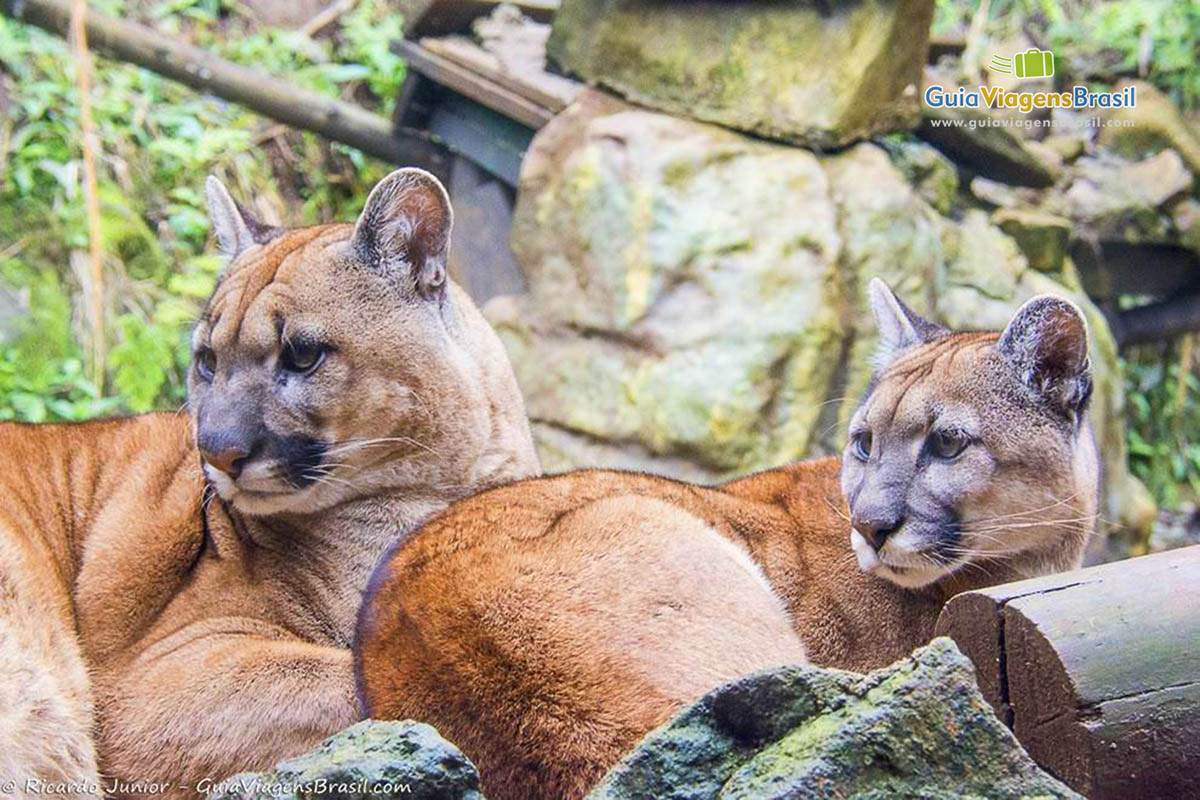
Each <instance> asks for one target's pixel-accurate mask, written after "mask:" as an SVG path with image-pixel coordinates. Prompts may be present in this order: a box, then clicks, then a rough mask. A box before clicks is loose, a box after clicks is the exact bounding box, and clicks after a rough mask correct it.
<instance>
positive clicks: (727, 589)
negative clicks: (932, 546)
mask: <svg viewBox="0 0 1200 800" xmlns="http://www.w3.org/2000/svg"><path fill="white" fill-rule="evenodd" d="M931 328H932V326H931ZM907 330H909V331H910V332H911V328H909V329H907ZM1078 330H1080V331H1082V330H1083V329H1082V328H1079V329H1078ZM901 333H903V331H901ZM897 342H899V343H900V344H901V345H903V347H899V348H895V349H897V352H894V353H892V354H891V356H892V363H891V366H890V368H889V369H888V370H887V371H885V372H884V373H883V374H882V375H881V377H880V379H879V381H878V383H877V385H876V386H875V388H874V389H873V391H872V392H870V394H869V396H868V397H867V398H866V399H865V401H864V403H863V405H862V407H860V409H859V411H858V412H857V414H856V415H855V422H854V425H864V424H868V423H872V424H874V426H875V429H876V431H877V433H876V435H877V437H880V440H881V441H882V440H883V439H884V438H886V437H889V436H892V435H893V434H894V435H895V436H896V437H899V439H901V440H902V441H900V444H899V445H897V447H896V448H894V449H895V451H896V452H898V453H900V454H901V456H902V457H906V456H904V453H905V452H908V450H907V448H908V445H907V444H906V441H907V440H906V439H904V437H907V436H909V433H910V432H913V433H914V435H917V434H919V435H923V434H921V431H922V430H924V431H928V429H929V424H930V422H929V421H930V419H931V416H932V415H934V414H941V413H947V414H950V413H956V414H960V415H968V416H971V417H972V419H971V420H967V421H968V422H972V421H973V423H977V424H978V425H980V426H982V429H981V430H980V431H978V435H979V436H980V437H982V438H983V440H984V441H986V443H987V448H986V449H987V451H988V452H987V453H986V454H982V453H980V454H974V453H972V454H964V456H963V459H962V460H961V462H960V466H961V470H959V471H958V472H956V473H955V474H954V475H953V476H952V477H953V480H950V481H946V483H947V485H949V484H954V486H955V487H956V488H955V489H954V491H955V492H958V494H955V495H954V496H953V497H950V498H948V499H947V502H953V504H954V505H955V508H956V510H957V512H958V513H959V514H960V515H961V520H962V531H963V532H964V534H963V535H964V538H963V540H962V542H963V545H962V546H963V547H964V548H965V547H967V546H968V545H969V546H970V549H971V552H970V554H969V556H965V557H964V558H963V559H962V561H961V563H953V564H944V565H941V567H942V568H941V572H940V574H939V575H938V576H937V578H936V579H935V580H930V581H928V582H927V583H925V584H924V585H921V586H919V587H916V588H903V587H902V586H900V585H898V583H897V580H898V579H901V580H902V578H901V576H903V575H906V574H907V573H906V572H905V571H904V570H905V568H904V567H903V566H900V565H899V564H900V562H905V563H907V562H906V561H905V559H908V558H911V556H907V555H905V554H903V553H891V552H889V551H888V549H887V548H886V547H885V548H884V549H883V550H882V551H881V553H880V558H883V559H890V560H892V563H896V564H897V566H896V570H895V572H892V573H888V571H887V568H885V567H880V568H879V569H878V570H877V574H869V573H867V572H864V571H863V570H862V569H860V567H859V564H858V563H857V559H856V556H855V553H854V552H853V551H852V549H851V546H850V541H849V535H850V532H851V524H850V513H851V509H850V508H849V507H848V506H847V503H846V501H845V500H843V487H842V485H841V484H842V481H843V480H845V481H846V482H847V486H846V490H847V495H848V496H854V495H855V494H857V493H859V491H860V486H859V482H858V478H857V477H855V475H856V472H855V471H854V470H847V471H843V470H842V469H841V468H840V467H841V463H840V461H839V460H838V459H835V458H825V459H820V460H815V461H809V462H804V463H799V464H795V465H791V466H786V467H782V468H779V469H774V470H768V471H766V472H762V473H759V474H757V475H753V476H750V477H748V478H745V479H742V480H738V481H734V482H732V483H729V484H725V485H723V486H719V487H711V488H709V487H701V486H696V485H690V484H686V483H680V482H676V481H672V480H668V479H665V478H660V477H654V476H650V475H641V474H632V473H619V472H608V471H582V472H575V473H569V474H566V475H561V476H556V477H545V478H540V479H535V480H529V481H522V482H520V483H516V484H513V485H510V486H506V487H503V488H499V489H495V490H492V491H488V492H485V493H483V494H480V495H477V496H475V497H472V498H469V499H467V500H464V501H460V502H458V503H456V504H454V505H453V506H451V507H450V508H449V509H448V510H447V511H445V512H443V513H442V514H440V515H438V516H437V517H435V518H433V519H432V520H431V521H430V522H429V523H427V524H426V525H425V526H423V528H422V529H421V530H420V531H419V532H418V533H417V534H415V535H414V536H413V537H412V538H410V539H409V540H408V541H407V542H405V543H404V544H403V545H401V546H400V547H399V548H398V549H397V550H396V552H394V553H393V554H392V555H391V556H390V558H389V559H388V560H386V561H385V562H384V563H383V564H382V565H381V567H380V569H379V571H378V572H377V573H376V575H375V576H374V577H373V578H372V582H371V588H370V589H369V590H368V596H367V600H366V602H365V603H364V606H363V609H362V614H361V617H360V620H359V628H358V633H357V639H356V644H355V648H354V652H355V662H356V675H357V679H358V688H359V692H360V693H361V695H362V698H363V702H364V704H365V705H366V708H367V710H368V712H369V714H370V715H371V716H372V717H377V718H397V719H404V718H414V719H419V720H424V721H427V722H429V723H431V724H433V725H435V726H436V727H437V728H438V729H439V731H441V733H442V734H443V735H444V736H446V737H447V738H449V739H450V740H451V741H454V742H455V743H457V744H458V745H459V746H460V747H461V748H463V750H464V752H465V753H466V754H467V755H468V756H469V757H470V758H471V759H472V760H473V761H474V762H475V764H476V765H477V766H478V767H479V769H480V772H481V774H482V777H483V783H484V792H485V794H486V795H487V796H488V797H489V798H494V800H517V799H519V798H529V799H530V800H533V799H534V798H579V797H582V796H583V794H584V793H585V792H586V791H587V790H588V788H590V787H591V786H592V785H593V784H594V783H595V782H596V781H597V780H598V779H599V778H600V777H601V775H602V774H603V772H604V771H605V770H606V769H608V768H609V767H611V766H612V765H613V764H614V763H615V762H616V761H617V760H618V759H619V758H620V757H621V756H622V754H624V753H625V752H626V751H627V750H628V749H629V748H630V747H632V746H633V745H634V744H635V743H636V742H637V741H638V739H640V738H641V737H642V736H643V735H645V733H647V732H648V731H649V730H651V729H652V728H654V727H655V726H657V725H659V724H660V723H662V722H664V721H665V720H666V719H667V718H668V717H669V716H670V715H671V714H672V713H674V712H675V711H677V710H678V709H679V708H680V707H681V706H683V705H684V704H686V703H687V702H689V701H691V700H694V699H695V698H696V697H697V696H699V695H700V694H702V693H703V692H704V691H706V690H708V689H710V688H712V687H714V686H716V685H718V684H720V683H722V682H724V681H727V680H729V679H732V678H735V677H737V676H739V675H743V674H745V673H747V672H750V671H753V670H756V669H760V668H765V667H771V666H776V665H779V664H786V663H802V662H803V661H804V658H805V654H806V653H807V657H808V659H810V660H811V661H812V662H813V663H816V664H819V665H827V666H834V667H841V668H846V669H853V670H868V669H872V668H875V667H879V666H882V665H885V664H887V663H889V662H891V661H893V660H895V659H897V658H899V657H901V656H904V655H906V654H908V653H909V652H910V651H911V650H912V649H913V648H914V647H916V646H918V645H920V644H922V643H925V642H927V641H928V640H929V638H930V637H931V636H932V632H933V627H934V623H935V621H936V619H937V615H938V613H939V611H940V609H941V607H942V604H943V603H944V601H945V600H946V599H947V598H948V597H949V596H951V595H953V594H955V593H957V592H959V591H962V590H966V589H970V588H974V587H978V586H983V585H989V584H992V583H999V582H1003V581H1006V580H1011V579H1016V578H1022V577H1026V576H1031V575H1036V574H1042V573H1046V572H1050V571H1054V570H1061V569H1066V568H1070V567H1073V566H1076V565H1078V563H1079V560H1080V558H1081V554H1082V551H1083V547H1084V543H1085V541H1086V539H1087V536H1088V532H1089V531H1090V529H1091V525H1092V518H1093V516H1094V513H1095V503H1096V497H1095V491H1096V480H1097V468H1096V460H1095V452H1094V446H1093V445H1092V443H1091V438H1090V432H1088V431H1087V430H1086V428H1072V427H1071V422H1070V420H1069V418H1068V417H1067V416H1066V415H1062V417H1061V419H1060V418H1057V417H1053V416H1052V415H1050V414H1048V413H1045V412H1044V411H1037V412H1036V413H1035V410H1034V409H1033V407H1032V406H1030V405H1028V404H1026V405H1023V403H1026V401H1027V400H1028V399H1029V398H1027V397H1025V395H1023V394H1021V392H1023V391H1024V390H1023V389H1022V388H1021V385H1020V384H1019V383H1017V382H1016V378H1014V377H1013V376H1014V373H1011V372H1008V370H1010V367H1009V365H1008V362H1007V361H1005V360H1003V359H1001V357H1000V355H999V354H998V352H997V345H996V342H997V335H996V334H958V335H953V336H947V337H944V338H940V339H938V340H937V341H936V342H933V343H930V344H924V345H919V346H916V347H909V344H910V343H908V342H907V341H901V339H900V337H899V336H898V337H897ZM897 342H892V344H893V345H895V344H896V343H897ZM1085 344H1086V342H1085ZM901 350H903V352H900V351H901ZM1009 395H1012V396H1011V397H1010V396H1009ZM872 421H873V422H872ZM982 449H984V448H982V447H981V450H982ZM848 458H849V457H848ZM916 485H917V484H916V483H914V486H916ZM936 488H938V487H935V489H936ZM943 488H944V487H943ZM914 491H915V489H914ZM947 491H948V490H947ZM1010 523H1011V524H1010ZM1005 524H1009V527H1010V530H1008V531H1004V530H1001V528H1003V526H1004V525H1005ZM969 531H977V532H978V533H977V535H976V534H974V533H970V532H969ZM897 537H898V538H901V539H902V538H903V535H902V534H897ZM997 542H999V544H997ZM985 550H987V551H990V552H985ZM952 553H957V551H956V550H955V551H952ZM759 571H761V576H760V574H759ZM764 578H765V582H764ZM885 578H891V579H885Z"/></svg>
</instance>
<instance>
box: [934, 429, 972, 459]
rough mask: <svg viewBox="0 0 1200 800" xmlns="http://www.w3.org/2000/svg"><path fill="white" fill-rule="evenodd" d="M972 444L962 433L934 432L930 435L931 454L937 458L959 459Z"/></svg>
mask: <svg viewBox="0 0 1200 800" xmlns="http://www.w3.org/2000/svg"><path fill="white" fill-rule="evenodd" d="M970 443H971V440H970V439H968V438H967V437H966V436H965V435H964V434H963V433H962V432H960V431H934V432H933V433H931V434H929V452H930V454H931V455H933V456H934V457H935V458H943V459H946V460H949V459H952V458H957V457H958V456H959V455H960V454H961V453H962V451H963V450H966V449H967V445H969V444H970Z"/></svg>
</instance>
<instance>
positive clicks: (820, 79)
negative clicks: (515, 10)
mask: <svg viewBox="0 0 1200 800" xmlns="http://www.w3.org/2000/svg"><path fill="white" fill-rule="evenodd" d="M819 6H820V4H815V3H728V2H692V3H660V2H645V1H644V0H565V2H563V3H562V6H561V8H560V9H559V11H558V12H557V14H556V15H555V18H554V27H553V31H552V33H551V37H550V41H549V43H548V46H547V49H548V55H549V57H550V59H551V60H552V61H555V62H556V63H558V64H559V65H560V66H561V67H562V68H563V69H564V70H565V71H567V72H569V73H573V74H575V75H578V76H580V77H581V78H583V79H584V80H586V81H588V82H590V83H593V84H595V85H599V86H604V87H605V88H607V89H611V90H613V91H615V92H617V93H618V94H620V95H622V96H624V97H626V98H628V99H630V100H633V101H634V102H637V103H639V104H641V105H644V106H648V107H650V108H656V109H661V110H665V111H670V112H673V113H679V114H686V115H688V116H691V117H693V118H695V119H701V120H705V121H708V122H715V123H718V124H721V125H724V126H727V127H730V128H734V129H736V130H742V131H747V132H750V133H754V134H757V135H760V136H766V137H769V138H774V139H782V140H785V141H790V142H794V143H797V144H804V145H809V146H813V147H822V148H825V147H841V146H845V145H847V144H850V143H852V142H855V141H858V140H861V139H865V138H867V137H870V136H873V135H875V134H879V133H886V132H889V131H893V130H904V129H909V128H912V127H913V126H914V125H915V124H916V120H917V113H918V105H917V104H918V96H917V88H918V85H919V83H920V79H921V68H922V66H923V65H924V63H925V57H926V51H927V49H928V42H929V26H930V21H931V20H932V15H933V3H932V2H931V0H866V1H865V2H858V3H830V4H826V5H825V8H824V9H822V8H821V7H819Z"/></svg>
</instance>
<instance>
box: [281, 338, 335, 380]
mask: <svg viewBox="0 0 1200 800" xmlns="http://www.w3.org/2000/svg"><path fill="white" fill-rule="evenodd" d="M324 360H325V346H324V345H321V344H318V343H316V342H306V341H304V340H300V341H295V342H288V343H287V344H285V345H284V346H283V354H282V355H280V357H279V364H280V366H282V367H283V368H284V369H286V370H287V371H288V372H298V373H301V374H306V373H309V372H312V371H313V370H315V369H316V368H317V367H319V366H321V362H322V361H324Z"/></svg>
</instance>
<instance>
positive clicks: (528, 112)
mask: <svg viewBox="0 0 1200 800" xmlns="http://www.w3.org/2000/svg"><path fill="white" fill-rule="evenodd" d="M401 53H402V54H403V56H404V58H405V59H406V60H407V61H408V64H409V67H411V68H412V69H415V70H416V71H417V72H420V73H421V74H422V75H424V76H426V77H428V78H429V79H430V80H433V81H435V82H437V83H439V84H441V85H442V86H445V87H447V88H449V89H453V90H454V91H456V92H458V93H459V94H461V95H463V96H464V97H469V98H470V99H472V100H474V101H475V102H477V103H479V104H480V105H483V106H486V107H487V108H490V109H492V110H493V111H496V112H499V113H500V114H503V115H504V116H506V117H508V118H510V119H513V120H516V121H517V122H519V123H521V124H522V125H525V126H526V127H529V128H533V129H534V130H537V129H538V128H541V127H542V126H543V125H545V124H546V123H547V122H549V121H550V120H551V119H552V118H553V117H554V114H553V112H551V111H549V110H548V109H546V108H543V107H542V106H540V105H538V104H537V103H534V102H531V101H530V100H528V99H526V98H524V97H522V96H521V95H519V94H517V93H516V92H514V91H512V90H511V89H508V88H505V87H504V86H501V85H500V84H498V83H496V82H495V81H492V80H489V79H487V78H484V77H482V76H480V75H478V74H476V73H475V72H472V71H471V70H469V69H467V68H465V67H463V66H461V65H459V64H456V63H454V62H453V61H451V60H450V59H448V58H445V57H443V56H439V55H437V54H436V53H432V52H430V51H429V50H427V49H425V48H424V47H422V46H421V45H419V44H417V43H416V42H408V41H405V42H403V43H401Z"/></svg>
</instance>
